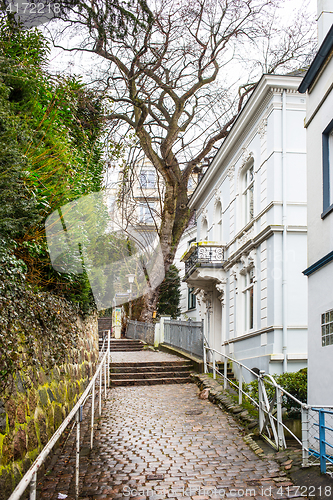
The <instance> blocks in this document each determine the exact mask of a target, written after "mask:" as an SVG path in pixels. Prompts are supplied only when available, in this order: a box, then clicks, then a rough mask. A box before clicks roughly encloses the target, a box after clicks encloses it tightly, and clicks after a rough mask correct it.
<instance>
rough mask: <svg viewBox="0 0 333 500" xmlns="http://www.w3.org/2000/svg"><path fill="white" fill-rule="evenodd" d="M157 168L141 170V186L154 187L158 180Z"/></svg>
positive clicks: (145, 187)
mask: <svg viewBox="0 0 333 500" xmlns="http://www.w3.org/2000/svg"><path fill="white" fill-rule="evenodd" d="M155 174H156V172H155V170H150V169H142V170H141V172H140V186H141V187H142V188H144V189H147V188H154V187H155V180H156V175H155Z"/></svg>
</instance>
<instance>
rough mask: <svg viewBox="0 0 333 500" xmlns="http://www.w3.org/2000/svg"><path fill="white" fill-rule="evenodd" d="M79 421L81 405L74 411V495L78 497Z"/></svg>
mask: <svg viewBox="0 0 333 500" xmlns="http://www.w3.org/2000/svg"><path fill="white" fill-rule="evenodd" d="M80 422H81V407H80V408H79V409H78V411H77V412H76V460H75V497H76V499H78V498H79V478H80Z"/></svg>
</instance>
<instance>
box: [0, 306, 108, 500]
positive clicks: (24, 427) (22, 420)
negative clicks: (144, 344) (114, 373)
mask: <svg viewBox="0 0 333 500" xmlns="http://www.w3.org/2000/svg"><path fill="white" fill-rule="evenodd" d="M78 323H79V327H80V332H81V333H80V335H79V340H78V344H77V346H76V349H75V350H76V356H75V357H76V360H77V362H76V363H68V364H64V365H62V366H54V367H53V369H52V370H51V371H49V372H48V373H47V372H46V371H45V370H43V369H39V371H38V372H36V373H35V374H32V373H31V375H30V377H29V383H28V382H27V381H26V380H24V378H23V377H22V375H21V374H20V373H17V374H16V376H15V378H14V380H13V383H12V384H11V385H10V387H8V388H7V390H6V393H5V394H1V399H0V500H7V499H8V497H9V496H10V494H11V492H12V491H13V490H14V488H15V486H16V484H17V483H18V482H19V481H20V479H21V478H22V476H23V475H24V473H25V472H26V471H27V470H28V469H29V467H30V465H31V464H32V462H33V461H34V460H35V459H36V457H37V456H38V454H39V453H40V451H41V450H42V449H43V447H44V446H45V444H46V443H47V442H48V440H49V439H50V438H51V436H52V435H53V433H54V432H55V430H56V429H57V428H58V427H59V425H60V424H61V423H62V421H63V420H64V418H66V416H67V415H68V414H69V412H70V411H71V409H72V408H73V406H74V405H75V403H76V402H77V400H78V399H79V397H80V396H81V394H82V393H83V392H84V390H85V388H86V387H87V385H88V383H89V380H90V379H91V376H92V375H93V373H94V371H95V368H96V365H97V362H98V323H97V317H96V316H93V317H89V318H88V319H86V320H85V321H83V320H82V319H81V318H78Z"/></svg>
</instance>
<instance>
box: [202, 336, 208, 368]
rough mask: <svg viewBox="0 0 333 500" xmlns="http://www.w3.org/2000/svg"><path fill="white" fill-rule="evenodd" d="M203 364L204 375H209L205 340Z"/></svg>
mask: <svg viewBox="0 0 333 500" xmlns="http://www.w3.org/2000/svg"><path fill="white" fill-rule="evenodd" d="M203 363H204V373H207V372H208V370H207V350H206V344H205V341H204V340H203Z"/></svg>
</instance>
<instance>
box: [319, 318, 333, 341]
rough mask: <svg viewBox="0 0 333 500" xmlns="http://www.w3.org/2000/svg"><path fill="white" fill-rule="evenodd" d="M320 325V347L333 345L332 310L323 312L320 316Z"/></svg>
mask: <svg viewBox="0 0 333 500" xmlns="http://www.w3.org/2000/svg"><path fill="white" fill-rule="evenodd" d="M327 320H328V321H327ZM320 325H321V346H322V347H327V346H329V345H333V309H329V310H328V311H325V312H324V313H322V314H321V324H320ZM327 328H328V331H327ZM324 331H325V333H324ZM327 339H328V342H327Z"/></svg>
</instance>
